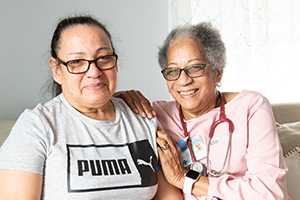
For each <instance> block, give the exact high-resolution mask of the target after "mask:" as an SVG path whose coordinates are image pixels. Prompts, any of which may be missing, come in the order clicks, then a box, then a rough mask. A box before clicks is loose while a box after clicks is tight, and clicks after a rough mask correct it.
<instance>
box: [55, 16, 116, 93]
mask: <svg viewBox="0 0 300 200" xmlns="http://www.w3.org/2000/svg"><path fill="white" fill-rule="evenodd" d="M76 25H89V26H96V27H99V28H100V29H102V30H103V31H104V32H105V33H106V35H107V36H108V38H109V40H110V43H111V46H112V48H113V50H114V46H113V42H112V38H111V34H110V33H109V32H108V30H107V29H106V27H105V26H104V25H103V24H102V23H100V22H99V21H98V20H96V19H95V18H93V17H92V16H90V15H84V16H75V17H67V18H64V19H62V20H60V22H59V23H58V24H57V26H56V29H55V31H54V33H53V36H52V40H51V56H52V57H53V58H57V51H58V49H59V48H60V42H61V34H62V32H63V31H64V30H66V29H67V28H70V27H74V26H76ZM51 87H52V89H51V92H52V97H56V96H57V95H59V94H60V93H61V92H62V88H61V85H59V84H58V83H57V82H55V80H54V79H52V86H51Z"/></svg>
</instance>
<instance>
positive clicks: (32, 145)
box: [0, 110, 47, 174]
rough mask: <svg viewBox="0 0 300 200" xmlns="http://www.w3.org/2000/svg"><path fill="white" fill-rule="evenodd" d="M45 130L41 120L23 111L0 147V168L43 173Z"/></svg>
mask: <svg viewBox="0 0 300 200" xmlns="http://www.w3.org/2000/svg"><path fill="white" fill-rule="evenodd" d="M45 133H46V130H45V128H44V126H43V123H42V120H41V119H40V118H39V117H38V116H37V115H36V114H35V113H32V112H31V111H28V110H27V111H25V112H24V113H23V114H21V116H20V117H19V119H18V120H17V122H16V123H15V125H14V126H13V128H12V130H11V132H10V134H9V136H8V138H7V139H6V141H5V142H4V143H3V145H2V146H1V148H0V169H12V170H18V171H25V172H31V173H36V174H43V170H44V163H45V159H46V154H47V144H46V141H47V139H46V138H45V136H46V135H45Z"/></svg>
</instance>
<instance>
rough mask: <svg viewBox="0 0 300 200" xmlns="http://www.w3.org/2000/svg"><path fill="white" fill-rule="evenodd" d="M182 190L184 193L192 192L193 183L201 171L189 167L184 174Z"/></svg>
mask: <svg viewBox="0 0 300 200" xmlns="http://www.w3.org/2000/svg"><path fill="white" fill-rule="evenodd" d="M184 176H185V179H184V185H183V192H184V193H186V194H190V195H191V194H192V188H193V185H194V183H195V182H196V181H197V180H198V179H199V178H200V177H201V173H199V172H197V171H195V170H192V169H190V170H189V171H188V172H187V173H186V174H185V175H184Z"/></svg>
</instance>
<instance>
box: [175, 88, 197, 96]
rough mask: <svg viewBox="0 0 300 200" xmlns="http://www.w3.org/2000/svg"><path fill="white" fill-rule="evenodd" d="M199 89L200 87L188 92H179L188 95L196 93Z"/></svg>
mask: <svg viewBox="0 0 300 200" xmlns="http://www.w3.org/2000/svg"><path fill="white" fill-rule="evenodd" d="M197 91H198V89H196V90H190V91H186V92H179V94H181V95H185V96H188V95H191V94H194V93H195V92H197Z"/></svg>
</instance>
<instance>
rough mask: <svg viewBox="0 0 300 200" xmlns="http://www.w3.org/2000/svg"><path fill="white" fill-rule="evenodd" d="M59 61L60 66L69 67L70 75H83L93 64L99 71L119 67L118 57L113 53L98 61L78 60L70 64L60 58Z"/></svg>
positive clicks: (71, 61)
mask: <svg viewBox="0 0 300 200" xmlns="http://www.w3.org/2000/svg"><path fill="white" fill-rule="evenodd" d="M57 59H58V62H59V63H60V64H63V65H64V66H66V67H67V70H68V72H69V73H70V74H82V73H85V72H87V71H88V70H89V69H90V65H91V63H93V62H94V63H95V65H96V67H97V68H98V69H99V70H108V69H112V68H114V67H115V66H116V65H117V60H118V55H117V54H115V53H113V55H107V56H101V57H99V58H97V59H96V60H85V59H78V60H70V61H68V62H64V61H62V60H61V59H59V58H57Z"/></svg>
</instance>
